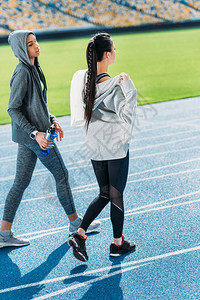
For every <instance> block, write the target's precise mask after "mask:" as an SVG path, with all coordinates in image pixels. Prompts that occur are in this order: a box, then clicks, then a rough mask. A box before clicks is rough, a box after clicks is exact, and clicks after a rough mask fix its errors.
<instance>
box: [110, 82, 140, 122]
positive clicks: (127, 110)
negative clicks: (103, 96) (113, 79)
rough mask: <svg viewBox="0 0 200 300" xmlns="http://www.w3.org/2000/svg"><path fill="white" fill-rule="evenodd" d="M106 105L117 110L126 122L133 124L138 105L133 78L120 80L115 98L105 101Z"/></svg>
mask: <svg viewBox="0 0 200 300" xmlns="http://www.w3.org/2000/svg"><path fill="white" fill-rule="evenodd" d="M105 105H106V106H107V107H108V109H111V110H113V111H115V112H116V114H117V115H118V116H119V118H120V119H122V120H123V121H124V122H125V123H127V124H132V123H133V121H134V117H135V115H136V107H137V90H136V88H135V86H134V84H133V82H132V80H126V81H125V82H120V84H119V85H117V86H116V89H115V92H114V96H113V100H112V101H109V102H108V103H105Z"/></svg>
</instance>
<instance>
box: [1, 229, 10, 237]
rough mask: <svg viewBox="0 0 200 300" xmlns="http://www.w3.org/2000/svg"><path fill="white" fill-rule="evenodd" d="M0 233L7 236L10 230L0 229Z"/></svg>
mask: <svg viewBox="0 0 200 300" xmlns="http://www.w3.org/2000/svg"><path fill="white" fill-rule="evenodd" d="M0 234H1V235H2V236H8V235H10V230H0Z"/></svg>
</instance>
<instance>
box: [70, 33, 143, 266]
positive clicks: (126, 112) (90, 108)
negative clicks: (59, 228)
mask: <svg viewBox="0 0 200 300" xmlns="http://www.w3.org/2000/svg"><path fill="white" fill-rule="evenodd" d="M86 56H87V65H88V69H87V70H86V71H85V76H83V72H84V71H82V70H80V71H77V72H76V73H75V74H74V77H73V80H72V88H73V86H74V87H77V89H78V86H83V87H84V90H83V91H82V101H78V99H77V100H76V99H75V98H76V97H74V100H75V101H76V103H82V104H80V105H81V106H82V109H83V111H84V118H85V137H86V144H87V147H88V153H89V156H90V158H91V161H92V166H93V169H94V172H95V175H96V178H97V182H98V184H99V189H100V193H99V196H98V197H97V198H95V199H94V200H93V201H92V202H91V204H90V205H89V207H88V209H87V211H86V213H85V215H84V217H83V220H82V223H81V226H80V228H79V229H78V232H74V233H73V234H72V235H71V236H70V237H69V239H68V244H69V245H70V246H72V247H73V254H74V256H75V257H76V258H77V259H79V260H81V261H87V260H88V255H87V252H86V247H85V240H86V235H85V233H86V230H87V228H88V226H89V225H90V224H91V222H92V221H93V220H94V219H95V218H96V217H97V216H98V215H99V213H100V212H101V211H102V209H103V208H104V207H105V206H106V205H107V204H108V203H109V202H110V204H111V210H110V215H111V222H112V226H113V236H114V241H113V243H112V244H111V245H110V256H120V255H122V254H125V253H130V252H133V251H134V250H135V244H134V242H128V241H125V239H124V236H123V234H122V231H123V222H124V205H123V191H124V188H125V186H126V181H127V176H128V165H129V141H130V138H131V131H132V127H133V124H134V119H135V114H136V105H137V104H136V102H137V93H136V89H135V87H134V84H133V82H132V81H131V79H130V77H129V75H127V74H125V73H121V74H120V75H118V76H116V77H114V78H110V76H109V75H108V73H107V70H108V66H109V65H110V64H113V63H114V60H115V48H114V44H113V41H112V39H111V37H110V35H109V34H106V33H99V34H96V35H95V36H94V37H93V38H92V39H91V40H90V41H89V43H88V47H87V52H86ZM81 80H82V81H83V82H82V81H81ZM71 90H72V92H71V96H72V98H73V89H71ZM74 94H75V93H74ZM72 106H73V103H72ZM75 106H76V105H75ZM75 106H74V107H75ZM78 110H79V111H80V110H81V109H80V107H78ZM79 115H81V114H79ZM72 117H73V116H72Z"/></svg>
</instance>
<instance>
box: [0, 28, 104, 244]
mask: <svg viewBox="0 0 200 300" xmlns="http://www.w3.org/2000/svg"><path fill="white" fill-rule="evenodd" d="M8 42H9V44H10V45H11V48H12V50H13V52H14V54H15V56H16V57H17V58H18V59H19V63H18V65H17V66H16V68H15V70H14V73H13V75H12V78H11V82H10V90H11V91H10V100H9V105H8V113H9V115H10V117H11V121H12V140H13V141H14V142H16V143H18V155H17V167H16V176H15V180H14V184H13V186H12V188H11V189H10V191H9V193H8V196H7V198H6V202H5V208H4V215H3V221H2V225H1V230H0V248H2V247H7V246H24V245H28V244H29V241H28V240H26V239H21V238H18V237H16V236H14V235H13V233H12V231H11V226H12V223H13V220H14V217H15V214H16V211H17V208H18V206H19V204H20V201H21V199H22V195H23V193H24V190H25V189H26V188H27V187H28V185H29V183H30V181H31V177H32V174H33V171H34V168H35V165H36V161H37V158H39V160H40V161H41V162H42V163H43V165H44V166H45V167H46V168H47V169H48V170H49V171H50V172H51V173H52V174H53V176H54V178H55V181H56V189H57V195H58V198H59V200H60V203H61V205H62V206H63V208H64V210H65V213H66V214H67V216H68V219H69V221H70V226H69V232H73V231H74V230H76V229H78V227H79V225H80V223H81V218H80V217H79V216H78V215H77V212H76V210H75V206H74V201H73V197H72V193H71V189H70V186H69V182H68V171H67V169H66V167H65V164H64V162H63V160H62V157H61V155H60V152H59V150H58V148H57V146H56V144H54V143H50V142H49V141H48V140H47V139H45V132H46V131H47V129H48V128H49V126H50V125H52V124H54V126H55V128H56V131H57V133H58V134H59V136H60V140H62V138H63V130H62V128H61V126H60V125H59V123H58V121H57V120H56V118H55V116H53V115H51V114H50V113H49V110H48V106H47V97H46V91H47V86H46V80H45V77H44V74H43V72H42V69H41V67H40V65H39V62H38V56H39V55H40V48H39V44H38V42H37V40H36V36H35V34H34V33H33V32H31V31H28V30H18V31H14V32H12V33H11V34H10V35H9V39H8ZM57 140H58V138H57ZM41 149H42V150H46V149H51V150H50V152H49V154H48V155H43V154H42V153H41ZM38 188H39V187H38ZM98 226H99V222H93V223H92V224H91V226H90V228H88V230H90V231H92V230H94V229H95V228H96V227H98Z"/></svg>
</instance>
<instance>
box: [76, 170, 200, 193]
mask: <svg viewBox="0 0 200 300" xmlns="http://www.w3.org/2000/svg"><path fill="white" fill-rule="evenodd" d="M199 171H200V169H189V170H186V171H180V172H175V173H168V174H164V175H159V176H153V177H146V178H140V179H135V180H128V181H127V184H128V183H134V182H141V181H148V180H154V179H159V178H164V177H170V176H176V175H181V174H188V173H193V172H199ZM137 174H139V173H134V174H132V175H137ZM129 176H130V175H129ZM97 187H98V185H97V183H91V184H87V185H83V186H79V187H76V188H73V189H72V190H73V192H74V193H81V192H86V191H91V190H95V189H96V188H97Z"/></svg>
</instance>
